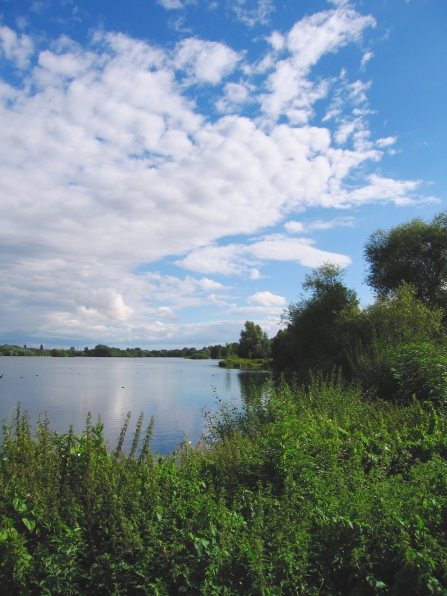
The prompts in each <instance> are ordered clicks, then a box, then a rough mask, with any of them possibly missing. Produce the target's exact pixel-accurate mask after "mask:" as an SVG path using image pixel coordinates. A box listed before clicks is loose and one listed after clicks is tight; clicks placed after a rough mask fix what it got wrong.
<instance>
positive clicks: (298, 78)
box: [261, 6, 375, 124]
mask: <svg viewBox="0 0 447 596" xmlns="http://www.w3.org/2000/svg"><path fill="white" fill-rule="evenodd" d="M371 26H372V27H373V26H375V20H374V19H373V18H372V17H370V16H362V15H360V14H359V13H357V12H356V11H355V10H353V9H352V8H350V7H349V6H348V7H340V8H338V9H336V10H331V11H324V12H319V13H316V14H313V15H311V16H308V17H305V18H303V19H302V20H301V21H298V22H297V23H296V24H295V25H294V26H293V27H292V29H291V30H290V32H289V33H288V34H287V36H286V38H285V39H286V47H287V49H288V51H289V54H290V56H289V57H287V58H284V59H282V60H279V61H277V63H276V67H275V70H274V72H273V73H272V74H270V76H269V77H268V79H267V81H266V85H267V88H268V90H269V93H268V94H264V95H263V97H262V98H261V107H262V110H263V112H264V113H265V115H266V117H267V118H270V119H273V120H275V121H276V120H277V119H278V118H279V117H280V116H281V115H285V116H287V118H288V119H289V121H290V122H291V123H292V124H305V123H306V122H308V120H309V118H310V117H311V116H312V114H313V110H312V105H313V104H314V103H315V102H316V101H317V100H318V99H321V98H323V97H325V96H326V95H327V92H328V89H329V81H325V80H323V81H321V82H319V83H313V82H311V81H310V80H309V78H308V73H309V71H310V69H311V67H312V66H314V65H315V64H316V63H317V62H318V61H319V60H320V58H321V57H322V56H323V55H324V54H327V53H329V52H337V51H338V50H339V49H340V48H341V47H343V46H345V45H346V44H347V43H350V42H354V41H359V40H360V39H361V36H362V33H363V30H364V29H365V28H366V27H371ZM269 41H270V43H271V44H272V45H273V47H275V45H276V47H277V48H278V47H279V46H280V45H281V43H280V39H279V37H278V36H277V35H275V36H274V37H273V36H272V37H271V38H270V39H269Z"/></svg>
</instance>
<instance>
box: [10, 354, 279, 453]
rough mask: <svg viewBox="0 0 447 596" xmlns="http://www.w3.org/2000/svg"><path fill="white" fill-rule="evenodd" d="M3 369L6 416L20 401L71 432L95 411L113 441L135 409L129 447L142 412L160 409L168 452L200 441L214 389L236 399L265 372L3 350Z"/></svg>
mask: <svg viewBox="0 0 447 596" xmlns="http://www.w3.org/2000/svg"><path fill="white" fill-rule="evenodd" d="M1 374H3V378H1V379H0V419H1V420H2V419H4V418H6V417H7V416H8V414H9V413H10V412H11V411H14V408H15V406H16V405H17V402H18V401H19V400H20V402H21V407H22V409H26V410H27V411H28V414H29V416H30V421H31V423H32V424H33V425H34V423H35V421H36V420H37V416H38V415H39V413H41V412H45V411H46V412H47V413H48V417H49V419H50V426H51V428H52V429H53V430H55V431H57V432H66V431H68V427H69V425H70V424H73V426H74V431H75V433H77V434H79V433H80V432H81V431H82V430H83V428H84V427H85V420H86V417H87V413H88V412H89V411H90V412H91V413H92V415H93V421H95V422H96V420H97V417H98V415H99V414H100V415H101V419H102V422H103V423H104V433H105V436H106V438H107V439H108V440H109V442H110V445H111V447H114V446H115V445H116V441H117V438H118V436H119V433H120V430H121V428H122V425H123V422H124V419H125V417H126V414H127V412H128V411H131V412H132V419H131V423H130V426H129V430H130V433H129V434H128V436H127V441H126V443H125V447H126V445H127V446H129V444H130V443H131V441H132V431H133V429H134V427H135V424H136V422H137V418H138V415H139V413H140V412H144V415H145V425H147V423H148V422H149V420H150V417H151V416H152V415H154V416H155V428H154V434H153V441H152V450H153V451H154V452H156V451H158V452H159V453H163V454H165V453H167V452H169V451H172V450H173V449H174V448H175V447H176V445H177V444H178V443H180V442H181V441H183V440H185V439H188V440H190V441H192V442H193V443H195V442H196V441H197V439H198V438H199V435H200V433H201V431H202V430H203V426H204V419H203V415H202V413H201V409H202V408H203V407H206V408H209V409H213V408H215V403H216V401H215V396H216V395H217V396H219V397H220V398H221V399H224V400H230V399H231V398H234V399H235V400H236V402H238V403H239V402H240V397H241V392H244V391H245V390H246V389H247V387H248V386H249V385H250V383H251V382H252V381H254V382H255V383H256V385H258V386H260V385H261V384H262V383H263V382H264V381H265V379H266V378H267V377H268V374H267V373H262V372H243V371H238V370H226V369H224V368H219V367H218V364H217V361H216V360H184V359H183V358H138V359H137V358H135V359H128V358H99V359H96V358H49V357H47V358H45V357H34V358H33V357H17V356H16V357H14V356H1V357H0V375H1ZM145 425H144V426H145Z"/></svg>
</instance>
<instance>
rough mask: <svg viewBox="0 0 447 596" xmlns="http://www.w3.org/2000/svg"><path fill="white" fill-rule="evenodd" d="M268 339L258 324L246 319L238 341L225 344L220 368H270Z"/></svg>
mask: <svg viewBox="0 0 447 596" xmlns="http://www.w3.org/2000/svg"><path fill="white" fill-rule="evenodd" d="M270 344H271V342H270V340H269V338H268V337H267V334H266V333H265V332H264V331H262V329H261V327H260V326H259V325H255V323H253V322H252V321H246V322H245V326H244V329H242V331H241V336H240V339H239V342H237V343H233V344H227V345H226V356H225V360H222V361H221V362H219V366H220V367H222V368H243V369H247V370H261V369H267V370H270V363H271V358H270Z"/></svg>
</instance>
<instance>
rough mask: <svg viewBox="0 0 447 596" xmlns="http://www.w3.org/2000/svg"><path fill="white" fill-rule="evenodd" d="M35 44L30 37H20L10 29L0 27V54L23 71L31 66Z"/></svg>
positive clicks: (22, 35)
mask: <svg viewBox="0 0 447 596" xmlns="http://www.w3.org/2000/svg"><path fill="white" fill-rule="evenodd" d="M33 45H34V44H33V42H32V40H31V38H30V37H29V36H28V35H25V34H21V35H18V34H17V33H16V32H15V31H13V30H12V29H10V28H9V27H6V26H3V27H0V54H1V53H3V54H4V56H5V57H6V59H7V60H11V61H12V62H14V64H15V65H16V66H17V67H18V68H21V69H24V68H26V67H27V66H28V65H29V61H30V57H31V55H32V53H33V49H34V48H33Z"/></svg>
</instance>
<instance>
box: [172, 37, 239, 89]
mask: <svg viewBox="0 0 447 596" xmlns="http://www.w3.org/2000/svg"><path fill="white" fill-rule="evenodd" d="M239 60H240V56H239V54H238V53H237V52H235V51H234V50H232V49H231V48H229V47H228V46H226V45H224V44H222V43H218V42H215V41H203V40H201V39H197V38H195V37H193V38H189V39H185V40H183V41H182V42H180V43H179V44H178V45H177V47H176V50H175V58H174V65H175V67H176V68H178V69H185V70H186V72H187V73H188V75H189V76H190V77H193V79H194V80H196V81H199V82H203V83H211V84H212V85H216V84H217V83H219V82H220V81H221V80H222V78H223V77H225V76H227V75H229V74H230V73H231V72H232V70H234V68H235V67H236V64H237V63H238V62H239Z"/></svg>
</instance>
